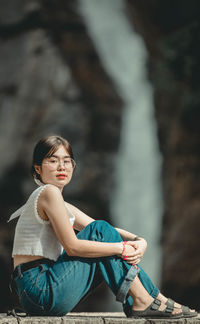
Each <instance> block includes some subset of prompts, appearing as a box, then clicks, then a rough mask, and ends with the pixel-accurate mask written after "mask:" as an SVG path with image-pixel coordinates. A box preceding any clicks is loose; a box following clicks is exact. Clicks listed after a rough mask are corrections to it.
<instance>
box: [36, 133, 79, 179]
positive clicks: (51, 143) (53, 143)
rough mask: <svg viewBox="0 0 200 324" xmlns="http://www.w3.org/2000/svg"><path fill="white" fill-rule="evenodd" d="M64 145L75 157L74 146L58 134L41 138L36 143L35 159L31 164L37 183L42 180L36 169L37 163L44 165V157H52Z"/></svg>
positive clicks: (72, 156) (71, 155)
mask: <svg viewBox="0 0 200 324" xmlns="http://www.w3.org/2000/svg"><path fill="white" fill-rule="evenodd" d="M60 145H63V146H64V147H65V149H66V151H67V152H68V153H69V155H70V157H71V158H72V159H74V155H73V151H72V147H71V145H70V144H69V142H68V141H67V140H66V139H65V138H63V137H61V136H58V135H50V136H46V137H43V138H41V140H40V141H39V142H38V143H37V144H36V145H35V148H34V151H33V161H32V166H31V174H32V176H33V178H34V180H35V181H36V183H37V184H40V183H39V182H40V181H41V178H40V175H39V174H38V173H37V172H36V170H35V165H42V161H43V160H44V158H47V157H51V156H52V155H53V154H54V153H55V152H56V151H57V149H58V148H59V146H60Z"/></svg>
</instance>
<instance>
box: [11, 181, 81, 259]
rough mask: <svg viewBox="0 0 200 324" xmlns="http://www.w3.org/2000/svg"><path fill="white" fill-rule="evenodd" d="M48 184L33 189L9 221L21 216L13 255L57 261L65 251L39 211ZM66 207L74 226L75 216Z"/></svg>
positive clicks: (49, 224) (16, 231)
mask: <svg viewBox="0 0 200 324" xmlns="http://www.w3.org/2000/svg"><path fill="white" fill-rule="evenodd" d="M48 185H50V184H47V185H42V186H40V187H39V188H37V189H36V190H35V191H33V192H32V194H31V195H30V197H29V199H28V200H27V202H26V204H25V205H23V206H22V207H21V208H19V209H18V210H16V211H15V212H14V213H13V214H12V215H11V217H10V219H9V220H8V222H9V221H11V220H12V219H14V218H16V217H18V216H20V217H19V220H18V222H17V225H16V229H15V236H14V245H13V251H12V256H14V255H17V254H18V255H35V256H43V257H45V258H48V259H50V260H54V261H56V260H57V259H58V257H59V255H60V254H61V253H62V252H63V247H62V245H61V244H60V242H59V240H58V238H57V236H56V234H55V232H54V230H53V227H52V225H51V223H50V221H49V220H48V221H46V220H43V219H42V218H41V217H40V216H39V214H38V212H37V201H38V198H39V195H40V193H41V192H42V191H43V190H44V189H45V188H46V186H48ZM50 186H51V185H50ZM66 208H67V210H68V213H69V215H70V223H71V224H72V226H73V224H74V221H75V216H74V215H73V213H72V212H71V210H70V209H69V207H68V206H67V205H66Z"/></svg>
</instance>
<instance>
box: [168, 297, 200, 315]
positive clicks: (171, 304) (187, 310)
mask: <svg viewBox="0 0 200 324" xmlns="http://www.w3.org/2000/svg"><path fill="white" fill-rule="evenodd" d="M174 303H175V301H174V300H173V299H171V298H168V300H167V301H166V303H165V304H166V305H167V307H171V308H172V310H173V309H174V308H176V309H182V313H183V316H184V317H195V316H197V315H198V313H197V312H196V311H194V312H193V311H191V309H190V308H189V307H188V306H184V305H181V308H179V307H175V306H174Z"/></svg>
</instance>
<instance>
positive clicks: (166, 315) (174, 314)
mask: <svg viewBox="0 0 200 324" xmlns="http://www.w3.org/2000/svg"><path fill="white" fill-rule="evenodd" d="M136 302H138V301H136ZM134 303H135V300H134ZM140 303H141V301H140ZM135 308H136V307H133V308H132V311H131V312H129V314H128V317H131V318H149V319H150V318H155V319H156V318H157V319H158V318H160V319H178V318H182V317H183V312H182V311H181V309H178V308H177V309H175V308H174V309H173V308H171V307H168V306H166V305H165V304H162V303H161V301H160V300H158V299H153V302H152V303H151V304H150V305H149V306H148V307H146V308H145V309H143V310H138V308H137V310H135Z"/></svg>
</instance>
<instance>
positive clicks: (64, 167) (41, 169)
mask: <svg viewBox="0 0 200 324" xmlns="http://www.w3.org/2000/svg"><path fill="white" fill-rule="evenodd" d="M73 169H74V166H73V160H72V159H71V157H70V155H69V153H68V152H67V150H66V148H65V147H64V146H63V145H60V146H59V147H58V149H57V151H55V152H54V154H53V155H52V156H51V157H49V158H45V159H44V160H43V161H42V165H41V166H38V165H36V166H35V170H36V172H37V173H38V174H39V175H40V178H41V180H42V182H43V183H44V184H48V183H50V184H53V185H55V186H56V187H58V188H59V189H60V190H61V191H62V189H63V187H64V186H66V185H67V184H68V183H69V182H70V180H71V178H72V174H73Z"/></svg>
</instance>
